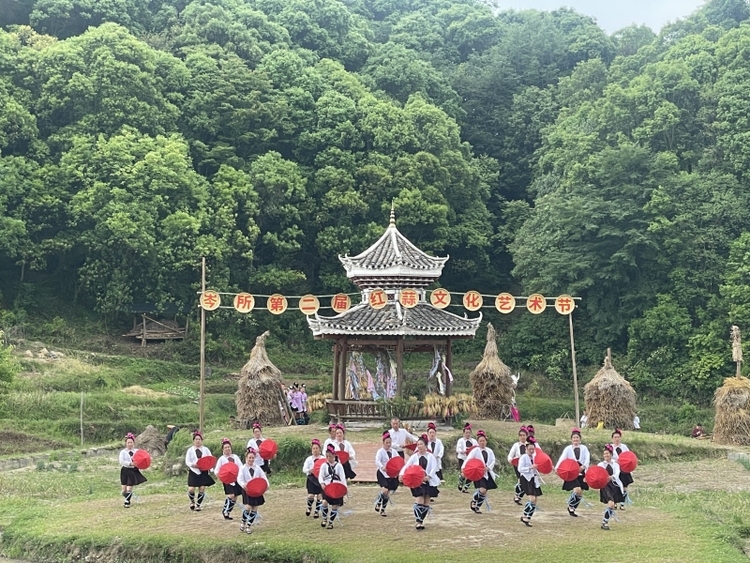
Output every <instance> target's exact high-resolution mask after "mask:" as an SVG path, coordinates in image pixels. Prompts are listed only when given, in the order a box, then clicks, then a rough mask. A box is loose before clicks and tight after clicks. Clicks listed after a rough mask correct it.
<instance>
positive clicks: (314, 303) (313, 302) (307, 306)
mask: <svg viewBox="0 0 750 563" xmlns="http://www.w3.org/2000/svg"><path fill="white" fill-rule="evenodd" d="M318 309H320V301H318V298H317V297H315V296H314V295H310V294H308V295H303V296H302V297H300V298H299V310H300V311H302V313H303V314H305V315H307V316H310V315H314V314H315V313H317V312H318Z"/></svg>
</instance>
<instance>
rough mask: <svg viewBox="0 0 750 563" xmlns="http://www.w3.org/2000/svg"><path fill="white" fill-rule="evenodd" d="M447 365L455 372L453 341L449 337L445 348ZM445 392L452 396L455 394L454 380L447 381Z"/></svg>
mask: <svg viewBox="0 0 750 563" xmlns="http://www.w3.org/2000/svg"><path fill="white" fill-rule="evenodd" d="M445 367H447V368H448V370H449V371H450V372H451V373H453V341H452V340H451V339H450V338H448V343H447V345H446V349H445ZM445 394H446V395H447V396H448V397H450V396H451V395H452V394H453V382H452V381H451V380H450V379H449V380H448V381H446V382H445Z"/></svg>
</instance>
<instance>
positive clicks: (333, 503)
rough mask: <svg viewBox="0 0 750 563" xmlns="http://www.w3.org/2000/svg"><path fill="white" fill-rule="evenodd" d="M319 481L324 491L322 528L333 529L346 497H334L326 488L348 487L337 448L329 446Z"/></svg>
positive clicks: (319, 474)
mask: <svg viewBox="0 0 750 563" xmlns="http://www.w3.org/2000/svg"><path fill="white" fill-rule="evenodd" d="M318 481H319V482H320V486H321V488H322V489H323V509H322V510H323V519H322V520H321V522H320V526H321V528H328V529H329V530H331V529H333V522H334V520H336V518H337V517H338V515H339V508H341V506H342V505H343V504H344V497H342V496H332V495H330V494H327V493H326V488H327V487H328V485H330V484H331V483H341V484H342V485H344V486H346V475H345V474H344V467H343V466H342V465H341V464H340V463H339V461H338V458H336V447H335V446H333V444H329V445H328V447H326V463H324V464H323V465H322V466H321V467H320V471H319V472H318Z"/></svg>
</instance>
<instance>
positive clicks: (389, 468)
mask: <svg viewBox="0 0 750 563" xmlns="http://www.w3.org/2000/svg"><path fill="white" fill-rule="evenodd" d="M405 464H406V462H405V461H404V458H402V457H401V456H400V455H397V456H396V457H392V458H391V459H389V460H388V463H386V464H385V472H386V474H387V475H388V477H391V478H394V477H398V474H399V473H401V470H402V469H403V468H404V465H405Z"/></svg>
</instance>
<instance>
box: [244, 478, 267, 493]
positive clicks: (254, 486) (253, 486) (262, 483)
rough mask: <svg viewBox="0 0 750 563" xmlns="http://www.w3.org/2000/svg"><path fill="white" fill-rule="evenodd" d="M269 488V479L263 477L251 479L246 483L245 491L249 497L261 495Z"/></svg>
mask: <svg viewBox="0 0 750 563" xmlns="http://www.w3.org/2000/svg"><path fill="white" fill-rule="evenodd" d="M267 490H268V481H266V480H265V479H263V477H255V478H254V479H250V480H249V481H248V482H247V485H245V492H246V493H247V496H249V497H259V496H261V495H262V494H263V493H265V492H266V491H267Z"/></svg>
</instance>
